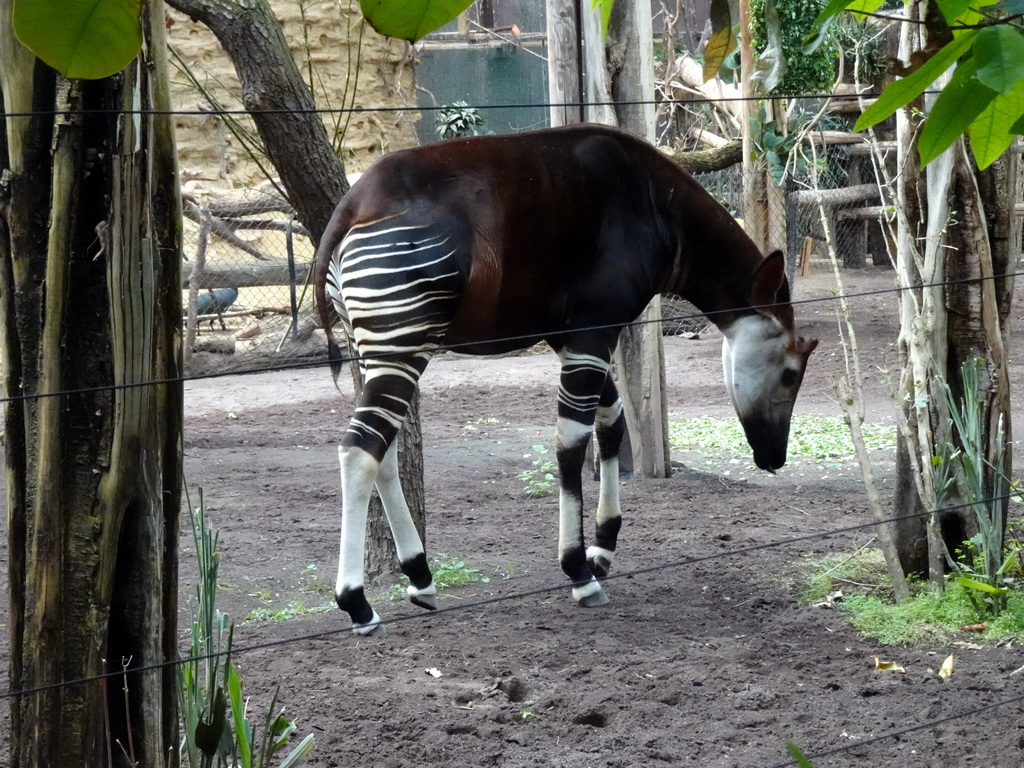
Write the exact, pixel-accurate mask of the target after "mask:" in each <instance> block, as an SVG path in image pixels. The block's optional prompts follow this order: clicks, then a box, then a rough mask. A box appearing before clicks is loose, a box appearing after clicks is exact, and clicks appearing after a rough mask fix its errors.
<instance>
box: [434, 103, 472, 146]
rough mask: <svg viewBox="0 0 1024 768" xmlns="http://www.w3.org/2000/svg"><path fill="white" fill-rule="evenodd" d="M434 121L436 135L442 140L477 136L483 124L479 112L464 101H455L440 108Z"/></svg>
mask: <svg viewBox="0 0 1024 768" xmlns="http://www.w3.org/2000/svg"><path fill="white" fill-rule="evenodd" d="M435 120H436V122H437V128H436V130H437V135H438V136H440V137H441V138H442V139H456V138H459V137H462V136H479V135H480V129H481V128H482V127H483V124H484V118H483V116H482V115H481V114H480V111H479V110H478V109H477V108H476V107H471V106H469V105H468V104H467V103H466V102H464V101H456V102H454V103H452V104H446V105H445V106H443V107H441V109H440V111H438V113H437V117H436V118H435Z"/></svg>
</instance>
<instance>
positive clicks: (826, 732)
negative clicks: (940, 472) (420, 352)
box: [0, 268, 1024, 768]
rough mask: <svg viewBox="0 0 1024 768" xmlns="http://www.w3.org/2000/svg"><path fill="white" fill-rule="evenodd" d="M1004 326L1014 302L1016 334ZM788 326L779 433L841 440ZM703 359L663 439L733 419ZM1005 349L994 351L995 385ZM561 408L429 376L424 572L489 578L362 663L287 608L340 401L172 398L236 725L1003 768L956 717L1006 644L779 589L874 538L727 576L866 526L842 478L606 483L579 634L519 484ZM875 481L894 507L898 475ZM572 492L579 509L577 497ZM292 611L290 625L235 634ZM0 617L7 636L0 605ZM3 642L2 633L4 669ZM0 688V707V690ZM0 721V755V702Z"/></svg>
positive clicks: (627, 760)
mask: <svg viewBox="0 0 1024 768" xmlns="http://www.w3.org/2000/svg"><path fill="white" fill-rule="evenodd" d="M844 279H845V285H844V289H845V291H846V292H848V293H856V292H861V291H871V290H879V289H885V288H889V287H891V286H892V273H891V272H888V271H884V270H880V269H876V268H867V269H865V270H860V271H858V272H856V273H845V274H844ZM833 287H834V286H833V282H832V279H831V277H830V276H829V275H827V274H825V273H817V274H814V275H812V276H811V277H810V278H808V279H806V280H803V281H801V282H800V283H799V284H798V287H797V288H798V290H797V296H796V298H797V299H811V298H815V297H825V296H829V295H830V291H831V290H832V289H833ZM852 309H853V312H854V315H855V318H856V320H857V335H858V341H859V343H860V347H861V353H862V355H863V357H864V360H865V363H866V365H867V366H868V367H869V375H868V379H869V391H868V405H869V411H870V414H869V418H870V419H871V420H872V421H877V422H891V421H892V419H891V411H892V406H891V405H890V403H889V400H888V396H887V394H886V391H885V388H884V386H883V384H882V383H881V382H882V379H883V378H884V372H883V371H884V369H885V368H886V367H887V366H894V365H895V362H896V360H895V358H896V355H895V351H894V341H895V327H896V301H895V298H894V296H893V295H892V294H891V293H889V294H882V295H873V296H865V297H861V298H856V299H853V300H852ZM1022 312H1024V307H1022V303H1021V300H1018V301H1017V303H1016V306H1015V309H1014V327H1019V323H1020V320H1021V315H1022ZM796 314H797V319H798V323H799V325H800V326H801V330H802V332H803V333H804V334H805V335H807V336H816V337H818V338H820V339H821V345H820V347H819V349H818V351H817V352H815V354H814V355H813V356H812V358H811V365H810V367H809V370H808V374H807V378H806V379H805V383H804V386H803V390H802V392H801V395H800V399H799V401H798V403H797V411H798V412H799V413H803V414H815V415H838V414H839V409H838V406H837V405H836V403H835V395H834V392H833V388H832V381H833V380H834V379H835V378H836V377H837V376H839V375H841V373H842V371H843V354H842V348H841V346H840V344H839V340H838V327H837V322H836V317H835V310H834V303H833V302H831V301H826V302H818V303H808V304H800V305H798V307H797V312H796ZM720 344H721V340H720V337H719V336H718V334H717V332H716V331H714V330H713V329H712V330H710V331H708V332H706V333H704V334H702V335H701V336H700V338H698V339H694V340H685V339H678V338H675V339H667V340H666V355H667V358H668V361H667V367H668V381H669V398H670V408H671V411H672V413H673V414H674V415H677V416H695V415H713V416H728V415H730V414H731V410H730V408H729V405H728V401H727V398H726V395H725V391H724V387H723V386H722V383H721V369H720V362H719V355H720ZM1022 351H1024V350H1022V349H1021V344H1020V343H1019V338H1018V339H1015V345H1014V350H1013V353H1012V359H1013V360H1014V361H1016V366H1015V368H1014V373H1013V381H1014V382H1018V381H1020V380H1021V379H1020V373H1021V360H1022V354H1021V353H1022ZM556 384H557V364H556V361H555V359H554V358H553V356H552V355H533V356H525V357H515V358H493V359H491V358H488V359H467V358H459V359H456V358H453V357H452V358H441V359H438V360H436V361H435V362H433V363H432V364H431V366H430V368H429V369H428V371H427V374H426V376H425V377H424V381H423V403H422V411H423V431H424V464H425V472H426V485H427V499H428V516H429V522H428V526H429V529H428V552H429V554H430V555H431V556H433V555H436V554H437V553H446V554H447V555H448V556H449V557H450V558H457V559H461V560H464V561H466V562H467V563H468V564H470V565H471V566H472V567H475V568H477V569H479V571H480V572H481V574H482V575H483V576H485V577H487V578H488V579H489V580H488V581H487V582H477V583H475V584H472V585H470V586H467V587H460V588H456V589H452V590H447V591H445V592H443V593H442V595H441V606H442V608H443V610H442V611H439V612H438V613H436V614H427V613H423V612H421V611H419V610H418V609H415V608H413V607H411V606H409V605H408V604H407V603H403V602H399V601H390V600H388V599H387V596H386V595H385V594H384V590H383V588H382V589H381V591H380V592H379V593H378V597H377V599H376V600H375V605H376V607H377V609H378V611H379V612H380V614H381V616H382V617H383V618H384V619H385V620H387V621H389V624H388V634H387V636H386V637H384V638H382V639H376V638H374V639H362V638H357V637H355V636H353V635H351V634H350V633H349V632H348V631H347V627H348V619H347V617H345V616H344V615H343V614H341V613H340V612H338V611H337V609H333V610H329V611H327V612H320V613H309V612H304V611H302V610H295V607H296V606H298V605H303V606H305V607H307V608H312V607H317V606H322V605H324V604H326V603H330V601H331V594H330V593H331V590H332V585H333V582H334V567H335V564H336V557H337V542H338V529H339V502H340V492H339V487H338V463H337V454H336V450H335V446H336V444H337V442H338V439H339V437H340V435H341V434H342V432H343V430H344V427H345V425H346V422H347V419H348V417H349V415H350V412H351V409H352V400H351V392H350V391H349V390H348V389H345V387H343V390H344V391H343V392H342V393H341V394H339V393H338V392H337V391H336V390H335V389H334V388H333V386H332V384H331V381H330V376H329V375H328V374H327V372H326V371H324V370H322V369H319V370H309V371H298V372H288V373H273V374H261V375H255V376H247V377H232V378H229V379H219V380H213V381H207V382H197V383H193V384H190V385H189V386H188V388H187V399H186V412H187V433H186V471H187V478H186V479H187V485H188V487H189V488H190V489H192V491H193V493H194V489H196V488H198V487H200V486H202V487H203V488H204V489H205V499H206V507H207V511H208V515H209V518H210V520H211V522H212V524H213V525H214V526H215V527H217V528H219V529H220V541H221V551H222V561H221V563H222V564H221V583H222V585H223V591H222V593H221V598H220V600H221V606H220V607H221V609H222V610H225V611H227V612H228V613H230V614H231V616H232V617H234V618H235V619H236V621H237V622H238V625H237V627H236V629H235V643H236V646H238V647H239V649H240V650H239V652H238V653H236V657H235V658H236V662H237V664H238V665H239V667H240V670H241V673H242V676H243V679H244V681H245V685H246V687H247V690H248V693H249V695H250V696H251V697H252V706H254V707H261V706H265V704H266V702H267V701H268V700H269V695H270V692H271V691H272V689H273V687H274V686H275V685H277V684H280V693H279V700H280V702H282V703H283V704H284V705H285V707H286V711H287V714H288V715H289V716H290V717H292V718H294V719H295V720H296V721H297V723H298V728H299V734H300V735H304V734H306V733H313V734H314V735H315V738H316V741H317V747H316V751H315V752H314V755H313V758H312V760H311V761H310V764H311V765H315V766H332V767H333V766H337V767H340V766H362V765H367V766H371V765H372V766H387V767H388V768H392V767H397V766H425V765H433V766H478V765H479V766H485V765H494V766H531V765H538V766H567V767H569V766H580V767H583V766H595V767H596V766H647V765H658V764H661V765H679V766H702V767H703V766H707V767H708V768H712V767H714V768H727V767H731V766H758V767H761V766H774V765H783V764H787V763H788V761H789V756H788V754H787V752H786V747H785V745H786V742H787V741H793V742H795V743H797V744H798V745H799V746H800V747H801V748H802V749H804V751H805V752H807V753H808V754H809V755H818V756H817V757H815V758H814V764H815V766H818V767H819V768H821V767H823V766H862V765H885V766H901V767H903V768H918V767H920V768H955V767H957V766H971V767H972V768H995V767H997V766H998V767H999V768H1011V767H1013V768H1016V767H1018V766H1020V765H1022V763H1024V758H1022V755H1024V719H1022V715H1024V705H1022V702H1021V700H1019V699H1018V700H1017V701H1016V702H1015V703H1011V704H1006V705H1004V706H999V707H997V708H994V709H989V710H986V711H984V712H981V713H978V714H973V715H970V716H966V717H959V716H958V715H960V714H961V713H964V712H969V711H971V710H978V709H980V708H982V707H986V706H988V705H991V704H994V703H998V702H1002V701H1006V700H1010V699H1014V698H1017V697H1019V696H1020V693H1021V683H1022V679H1024V673H1022V674H1020V675H1016V676H1015V675H1013V674H1012V673H1014V672H1015V671H1016V670H1019V668H1020V667H1021V666H1022V665H1024V652H1022V651H1021V650H1020V648H1019V647H1018V646H1017V645H1016V644H1012V645H1011V646H1010V647H1000V648H992V647H987V648H984V649H982V650H974V651H961V650H960V649H957V648H953V647H951V646H947V645H936V646H934V647H915V648H895V649H894V648H886V647H882V646H880V645H878V644H877V643H876V642H874V641H870V640H866V639H864V638H862V637H860V636H859V635H858V633H857V632H856V631H855V630H853V629H851V628H850V627H849V626H848V625H847V624H846V623H844V620H843V616H842V614H841V613H839V612H837V611H833V610H827V609H822V608H812V607H803V606H799V605H797V604H796V602H795V600H794V596H793V594H792V591H791V589H790V587H789V585H788V584H787V582H786V580H785V579H784V578H783V575H784V574H786V573H788V572H790V571H791V569H792V566H793V564H794V563H799V562H802V561H805V560H807V559H813V558H818V557H821V556H823V555H826V554H829V553H843V552H851V551H853V550H855V549H857V548H858V547H861V546H863V545H865V544H868V543H869V540H870V539H871V533H870V531H869V530H859V531H855V532H850V533H840V534H835V535H831V536H828V537H823V538H817V539H813V540H810V541H801V542H799V543H796V544H790V545H783V546H773V547H769V548H762V549H757V550H756V551H753V552H746V553H744V550H749V548H751V547H754V546H756V545H764V544H770V543H775V542H782V541H784V540H786V539H789V538H793V537H797V536H804V535H807V534H811V533H817V532H826V531H829V530H833V529H837V528H841V527H844V526H851V525H856V524H859V523H864V522H866V521H867V520H868V519H869V515H868V511H867V506H866V503H865V499H864V492H863V486H862V483H861V482H860V480H859V475H858V474H857V472H856V471H855V470H854V469H853V468H852V465H851V464H850V462H843V463H841V465H838V466H837V465H835V464H834V463H833V464H826V463H817V462H814V461H810V460H807V459H798V460H795V461H793V462H792V464H791V465H790V466H787V467H786V468H785V469H783V470H782V471H781V472H780V473H779V474H778V475H777V476H774V477H772V476H769V475H766V474H764V473H758V472H757V471H756V470H754V469H752V462H751V461H750V460H749V457H748V456H739V457H728V456H723V457H707V456H701V455H698V454H682V455H678V456H675V457H674V458H675V459H677V460H678V462H680V463H679V464H678V465H677V468H676V472H675V474H674V476H673V477H672V478H671V479H668V480H643V481H640V480H632V481H629V482H626V483H625V484H624V485H623V489H622V495H623V514H624V524H623V530H622V534H621V537H620V545H619V560H618V563H617V566H616V570H615V571H614V574H616V575H619V578H614V579H613V580H611V581H610V582H609V583H608V584H607V585H606V586H607V589H608V592H609V595H610V597H611V603H610V604H609V605H608V606H606V607H604V608H601V609H595V610H584V609H581V608H578V607H577V606H576V605H575V603H574V602H573V601H572V599H571V597H570V595H569V585H568V584H567V583H566V582H565V580H564V578H563V577H562V574H561V572H560V571H559V568H558V564H557V559H556V541H557V501H556V497H555V496H554V495H551V496H547V497H544V498H539V499H530V498H527V497H526V495H525V493H524V483H523V481H522V480H520V479H518V478H517V475H518V474H519V473H520V472H522V471H523V470H524V469H528V468H529V466H530V461H531V459H532V457H530V456H528V454H530V453H531V446H532V445H534V444H537V443H546V444H550V443H551V442H552V438H553V430H554V394H555V388H556ZM1015 394H1017V402H1018V403H1021V402H1024V401H1022V400H1021V398H1020V395H1019V393H1015ZM1017 421H1018V424H1019V423H1024V421H1021V419H1020V417H1019V416H1018V419H1017ZM878 458H879V465H878V472H879V474H880V479H881V480H882V482H883V484H884V486H891V483H892V456H891V455H890V454H887V453H883V454H882V455H880V456H879V457H878ZM1017 466H1020V461H1019V460H1018V464H1017ZM587 491H588V493H589V499H590V501H591V502H592V503H593V502H594V501H595V500H596V484H591V485H588V486H587ZM883 493H884V491H883ZM194 498H195V497H194V496H193V500H194ZM181 549H182V552H181V559H182V563H181V571H182V584H181V604H182V612H181V637H182V642H181V646H182V648H183V649H184V648H185V646H186V642H187V640H186V638H187V633H188V623H189V621H190V614H189V608H188V602H189V599H190V596H191V595H192V594H193V590H194V586H193V584H194V578H195V559H194V547H193V544H192V539H191V534H190V533H187V532H183V535H182V547H181ZM695 559H696V560H698V561H697V562H693V561H694V560H695ZM4 570H5V571H6V569H4ZM631 572H638V573H634V574H633V575H626V576H625V577H622V575H623V574H630V573H631ZM5 578H6V573H4V574H3V575H0V581H2V582H3V584H4V588H6V581H5ZM480 603H485V604H482V605H481V604H480ZM289 607H291V608H292V609H293V610H292V611H291V612H292V613H296V614H298V615H295V616H293V617H291V618H287V619H283V618H282V619H277V620H248V621H246V620H245V618H246V617H247V616H249V615H250V614H251V613H252V612H253V611H264V612H267V613H275V612H279V611H282V610H285V609H288V608H289ZM0 610H3V611H4V613H2V614H0V624H3V623H4V622H5V621H6V605H5V606H3V608H2V609H0ZM406 617H408V618H406ZM289 639H294V642H289V643H287V644H281V645H276V646H274V647H269V648H260V649H255V650H243V649H245V648H247V647H252V646H258V645H260V644H263V643H267V642H272V641H283V640H289ZM966 639H974V638H966ZM6 643H7V639H6V635H5V636H4V637H3V638H2V639H0V655H3V656H6ZM954 650H955V651H956V652H957V662H956V672H955V674H954V675H953V677H952V678H951V679H949V680H946V681H943V680H941V679H940V678H939V677H937V676H936V675H935V674H934V670H937V669H938V667H939V665H940V664H941V663H942V660H943V659H944V658H945V656H946V655H947V654H948V653H950V652H951V651H954ZM873 654H882V655H883V656H885V657H886V658H890V657H891V658H895V659H896V660H898V661H899V662H900V663H901V664H902V665H903V666H904V667H905V668H906V674H905V675H899V676H897V675H889V674H876V673H875V671H874V661H873V660H872V655H873ZM428 670H436V671H437V672H439V673H440V676H439V677H435V676H434V675H432V674H430V673H428ZM2 677H3V680H2V681H0V683H2V684H3V686H4V687H6V670H4V671H3V673H2ZM0 715H2V716H3V724H2V725H0V736H2V735H3V733H4V731H6V730H7V728H8V727H9V726H8V724H7V722H6V706H5V704H4V703H0ZM911 729H916V730H911ZM896 731H901V732H904V733H903V735H899V736H895V737H894V736H892V735H891V734H892V733H893V732H896ZM5 760H6V754H4V753H0V765H4V764H5V763H4V761H5Z"/></svg>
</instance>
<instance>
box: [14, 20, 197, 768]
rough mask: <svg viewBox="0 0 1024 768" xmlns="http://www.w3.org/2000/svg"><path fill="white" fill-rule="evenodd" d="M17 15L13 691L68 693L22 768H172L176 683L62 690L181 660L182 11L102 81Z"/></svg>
mask: <svg viewBox="0 0 1024 768" xmlns="http://www.w3.org/2000/svg"><path fill="white" fill-rule="evenodd" d="M10 17H11V3H10V2H9V1H8V0H0V51H2V53H0V56H2V62H0V91H2V93H3V97H4V108H5V113H6V118H5V120H4V123H3V131H4V142H3V144H2V145H0V149H2V150H3V151H2V152H0V166H2V168H3V178H4V181H3V183H2V186H0V219H2V223H0V264H2V273H0V296H2V299H0V324H2V338H3V344H2V345H0V346H2V354H3V363H2V368H3V381H2V384H3V396H4V397H5V398H14V399H10V400H8V401H7V402H6V403H5V409H4V429H5V433H6V440H5V443H6V467H5V470H6V486H7V514H8V546H9V550H10V592H11V626H10V633H11V659H10V686H11V689H12V691H21V690H26V689H27V690H31V689H34V688H38V687H45V686H51V685H54V686H58V687H55V688H52V689H50V688H47V689H45V690H42V691H40V692H37V693H28V694H25V695H22V696H17V697H14V698H12V700H11V720H12V732H11V745H10V747H11V764H12V765H13V766H18V767H20V766H25V767H26V768H27V767H28V766H33V767H34V766H44V765H45V766H51V765H52V766H57V765H107V764H108V761H111V762H110V764H115V763H116V764H120V761H121V760H122V759H123V758H122V757H121V748H120V747H119V746H116V744H117V743H118V742H119V743H120V744H121V745H123V746H124V747H125V748H126V749H133V750H134V756H133V759H134V760H136V761H137V762H138V764H144V765H163V764H164V763H165V762H166V760H167V758H168V754H170V751H171V750H172V749H173V748H174V747H175V746H176V741H177V717H176V711H175V681H174V673H173V670H172V669H170V668H168V669H167V670H161V671H156V672H147V673H144V674H130V675H129V676H128V678H127V688H128V694H127V705H125V694H124V693H123V692H122V691H121V687H122V682H121V681H118V680H112V681H110V682H108V683H99V682H91V683H82V684H74V683H72V684H70V685H62V684H64V683H66V682H68V681H74V680H77V679H80V678H86V677H90V676H94V675H97V674H101V673H104V672H111V671H117V670H119V669H121V667H122V664H123V665H125V666H126V667H127V668H128V669H129V670H131V669H132V668H135V667H139V666H142V665H148V664H155V663H159V662H162V661H165V660H167V659H172V658H174V656H175V652H176V627H177V534H178V514H179V507H180V489H181V449H180V445H181V442H180V441H181V425H182V390H181V384H180V383H179V382H175V383H170V384H159V385H154V384H152V382H154V381H162V380H168V379H171V380H175V379H177V378H178V377H180V375H181V344H180V341H181V338H180V329H181V291H180V285H181V281H180V264H181V248H180V239H181V237H180V211H179V209H178V200H179V193H178V189H177V183H176V176H175V157H174V138H173V131H172V125H171V121H170V119H169V117H168V116H167V115H166V110H168V109H169V107H170V100H169V94H168V86H167V83H168V81H167V68H166V62H165V57H164V50H165V43H164V23H163V11H162V7H161V6H160V5H159V4H156V3H154V4H151V5H150V6H149V7H148V8H147V9H146V10H145V11H144V13H143V24H144V34H145V39H146V45H145V47H144V50H143V52H142V54H141V55H140V56H139V58H137V59H136V61H135V62H133V63H132V64H131V65H129V66H128V67H127V68H126V69H125V70H123V71H122V72H121V73H120V74H118V75H116V76H114V77H111V78H107V79H106V80H101V81H94V82H85V81H67V80H65V79H63V78H61V77H59V76H57V75H56V73H55V72H54V71H53V70H51V69H49V68H48V67H46V66H45V65H44V64H42V63H41V62H39V61H38V60H37V59H35V58H34V57H33V56H32V54H31V53H29V52H28V51H27V50H26V49H25V48H24V47H22V46H21V44H20V43H18V42H17V41H16V39H15V37H14V35H13V32H12V30H11V26H10ZM139 109H142V110H157V111H163V112H164V113H165V114H162V115H160V114H143V113H140V112H138V111H137V110H139ZM83 110H90V111H91V112H84V111H83ZM124 110H136V111H135V112H133V113H127V114H126V113H125V112H124ZM32 111H36V114H34V115H33V116H31V117H26V116H22V115H20V114H19V113H26V112H32ZM18 398H21V399H18ZM108 736H109V738H110V743H114V744H115V745H114V746H112V747H111V748H110V752H109V753H108Z"/></svg>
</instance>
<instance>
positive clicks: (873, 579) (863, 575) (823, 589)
mask: <svg viewBox="0 0 1024 768" xmlns="http://www.w3.org/2000/svg"><path fill="white" fill-rule="evenodd" d="M802 570H803V574H802V576H803V577H802V579H801V582H802V589H801V591H800V594H799V598H798V599H799V601H800V602H801V603H804V604H806V605H813V604H815V603H820V602H821V601H823V600H826V599H828V596H829V595H830V594H832V593H833V592H836V591H842V592H843V593H844V594H850V593H851V592H856V593H859V594H865V595H875V596H876V597H880V598H882V599H886V600H890V601H891V600H892V599H893V598H894V595H893V591H892V584H891V582H890V581H889V577H888V574H887V573H886V570H885V558H884V557H883V556H882V550H880V549H862V550H859V551H858V552H856V553H854V554H852V555H846V556H836V555H828V556H827V557H824V558H822V559H821V560H816V561H814V562H811V563H809V564H807V565H806V566H804V569H802Z"/></svg>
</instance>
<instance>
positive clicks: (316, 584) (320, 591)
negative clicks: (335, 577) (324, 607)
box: [299, 563, 334, 597]
mask: <svg viewBox="0 0 1024 768" xmlns="http://www.w3.org/2000/svg"><path fill="white" fill-rule="evenodd" d="M299 592H302V593H304V594H307V595H328V596H331V597H333V596H334V585H333V584H332V583H331V581H330V579H328V578H326V577H325V576H321V575H320V574H319V573H317V569H316V563H310V564H309V565H307V566H306V568H305V570H304V571H303V572H302V579H301V581H300V582H299Z"/></svg>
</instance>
